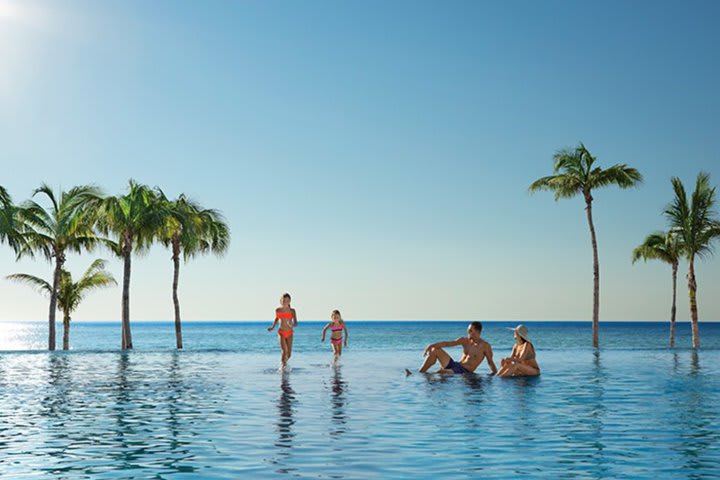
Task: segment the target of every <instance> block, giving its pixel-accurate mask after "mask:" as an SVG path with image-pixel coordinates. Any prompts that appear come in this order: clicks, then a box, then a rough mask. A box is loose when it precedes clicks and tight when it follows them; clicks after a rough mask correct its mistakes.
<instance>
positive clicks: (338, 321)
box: [320, 310, 348, 358]
mask: <svg viewBox="0 0 720 480" xmlns="http://www.w3.org/2000/svg"><path fill="white" fill-rule="evenodd" d="M330 319H331V320H332V321H331V322H330V323H328V324H327V325H325V328H323V331H322V338H321V339H320V341H321V342H324V341H325V333H326V332H327V331H328V328H329V329H330V331H331V333H330V344H331V345H332V348H333V353H334V354H335V358H338V357H339V356H340V355H342V347H343V344H344V345H345V346H346V347H347V337H348V331H347V326H346V325H345V320H343V319H342V316H341V315H340V310H333V311H332V314H331V315H330ZM343 333H344V334H345V335H344V340H345V341H344V342H343Z"/></svg>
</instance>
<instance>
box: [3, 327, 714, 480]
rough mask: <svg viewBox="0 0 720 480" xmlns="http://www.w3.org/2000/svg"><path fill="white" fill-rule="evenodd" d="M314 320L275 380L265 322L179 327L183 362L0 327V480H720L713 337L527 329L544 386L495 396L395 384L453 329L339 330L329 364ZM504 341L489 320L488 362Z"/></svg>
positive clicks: (105, 339) (161, 343)
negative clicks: (335, 355)
mask: <svg viewBox="0 0 720 480" xmlns="http://www.w3.org/2000/svg"><path fill="white" fill-rule="evenodd" d="M323 323H324V322H323ZM323 323H312V322H302V323H301V325H300V327H299V328H298V329H297V336H296V343H295V351H294V354H293V358H292V359H291V361H290V363H291V367H290V368H289V369H288V370H286V371H284V372H279V371H278V370H277V366H278V349H277V335H276V334H275V333H272V334H271V333H268V332H267V331H265V330H264V329H265V328H266V327H267V326H268V325H269V322H263V323H200V322H197V323H193V322H188V323H186V324H184V339H185V344H186V350H185V351H182V352H177V351H174V349H173V345H174V331H173V326H172V323H146V322H135V323H133V340H134V343H135V347H136V349H135V351H133V352H128V353H121V352H119V348H118V347H119V337H120V328H119V325H118V324H107V323H91V322H77V323H76V324H74V325H73V327H72V328H73V331H72V334H71V343H72V345H73V347H74V350H73V351H71V352H69V353H64V352H54V353H48V352H45V351H42V349H43V348H44V347H45V342H46V337H45V328H46V327H45V325H44V324H43V323H37V324H0V342H2V343H0V349H2V350H5V351H3V352H0V478H11V479H14V478H23V479H25V478H27V479H45V478H53V479H114V478H123V479H147V478H155V479H196V478H217V479H237V478H282V477H293V478H338V479H343V478H358V479H360V478H362V479H366V478H377V479H387V478H391V479H394V478H397V479H401V478H432V479H437V478H443V479H446V478H451V479H452V478H468V479H469V478H480V477H482V478H509V477H513V478H514V477H518V476H520V477H525V478H587V479H596V478H655V479H658V478H663V479H664V478H667V479H679V478H687V479H705V478H708V479H709V478H718V472H720V408H718V405H720V324H711V323H707V324H701V339H702V349H701V350H700V351H698V352H696V351H692V350H691V349H689V348H687V347H688V346H689V345H690V329H689V325H688V324H685V323H683V324H678V338H677V344H678V345H679V348H676V349H675V350H669V349H668V348H667V347H666V345H667V333H668V328H667V324H666V323H611V322H603V323H602V324H601V345H602V348H601V349H600V350H599V351H594V350H593V349H592V348H590V340H591V337H590V333H591V331H590V325H589V323H564V322H528V323H527V325H528V327H529V329H530V335H531V336H532V339H533V341H534V342H535V345H536V347H537V352H538V361H539V363H540V365H541V367H542V371H543V374H542V375H541V377H539V378H534V379H509V380H505V379H498V378H495V377H491V376H489V375H488V374H487V372H488V370H487V367H486V366H485V365H482V366H481V367H480V369H479V370H478V374H475V375H466V376H462V375H458V376H452V377H439V376H424V375H420V374H414V375H412V376H410V377H405V375H404V373H403V369H404V368H406V367H410V368H417V366H418V365H419V363H420V361H421V360H422V358H421V351H422V348H424V347H425V345H427V344H428V343H430V342H434V341H438V340H447V339H452V338H456V337H457V336H460V335H463V333H464V330H465V327H466V323H465V322H449V323H446V322H349V323H348V327H349V329H350V337H349V338H350V342H349V343H350V348H348V349H347V350H346V351H345V353H344V354H343V358H342V360H341V361H340V362H339V364H338V365H332V364H331V361H330V360H331V353H330V347H329V345H328V344H327V343H325V344H321V343H320V342H319V337H320V330H321V328H322V326H323ZM512 325H514V322H513V323H509V322H507V323H505V322H486V323H485V329H484V335H483V336H484V337H485V338H486V339H487V340H489V341H490V342H491V343H492V344H493V346H494V349H495V354H496V357H497V358H498V359H499V358H500V357H501V356H504V355H507V353H508V352H509V350H510V348H511V346H512V335H511V332H510V331H509V330H508V329H507V327H510V326H512ZM58 338H59V339H60V338H61V337H58ZM10 349H15V350H16V351H9V350H10ZM18 349H19V350H18ZM31 349H38V350H37V351H28V350H31ZM449 350H450V353H451V354H452V355H454V356H455V357H456V358H457V356H458V354H459V350H458V349H457V348H455V349H449Z"/></svg>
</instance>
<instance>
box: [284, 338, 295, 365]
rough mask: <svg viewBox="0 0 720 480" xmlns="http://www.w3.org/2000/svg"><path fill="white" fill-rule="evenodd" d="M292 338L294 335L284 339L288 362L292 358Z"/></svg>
mask: <svg viewBox="0 0 720 480" xmlns="http://www.w3.org/2000/svg"><path fill="white" fill-rule="evenodd" d="M293 337H294V335H290V336H289V337H287V338H286V339H285V344H286V345H287V347H286V348H287V359H288V360H290V357H291V356H292V344H293Z"/></svg>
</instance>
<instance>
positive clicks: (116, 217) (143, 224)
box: [97, 180, 165, 350]
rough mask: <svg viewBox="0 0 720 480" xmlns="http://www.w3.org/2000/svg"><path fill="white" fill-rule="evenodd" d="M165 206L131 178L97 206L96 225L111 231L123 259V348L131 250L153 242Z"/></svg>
mask: <svg viewBox="0 0 720 480" xmlns="http://www.w3.org/2000/svg"><path fill="white" fill-rule="evenodd" d="M163 209H164V207H163V205H162V204H161V203H160V201H159V199H158V197H157V195H156V193H155V191H154V190H153V189H152V188H150V187H148V186H147V185H142V184H139V183H137V182H135V181H134V180H130V182H129V185H128V192H127V193H126V194H125V195H122V196H115V197H108V198H106V199H105V201H103V203H102V205H101V206H100V208H99V212H98V218H97V227H98V230H99V231H100V232H102V233H103V234H106V235H107V234H110V233H112V234H114V235H115V237H116V241H115V247H114V250H115V253H116V254H118V255H119V256H120V257H122V259H123V290H122V327H121V336H122V338H121V345H122V349H123V350H127V349H132V348H133V343H132V334H131V332H130V272H131V263H132V255H133V252H135V253H140V252H143V251H145V250H147V248H149V246H150V245H151V244H152V242H153V239H154V237H155V235H156V234H157V232H158V230H159V229H160V228H161V227H162V225H163V221H164V218H165V217H164V214H163V211H164V210H163Z"/></svg>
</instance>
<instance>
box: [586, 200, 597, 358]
mask: <svg viewBox="0 0 720 480" xmlns="http://www.w3.org/2000/svg"><path fill="white" fill-rule="evenodd" d="M592 201H593V198H592V195H590V192H587V193H585V205H586V207H585V211H586V212H587V221H588V226H589V227H590V239H591V240H592V249H593V318H592V337H593V338H592V341H593V347H594V348H598V347H599V346H600V335H599V330H600V261H599V260H598V248H597V238H596V237H595V226H594V225H593V219H592Z"/></svg>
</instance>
